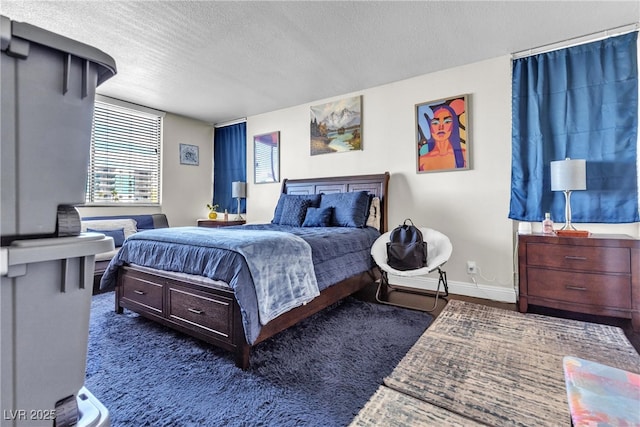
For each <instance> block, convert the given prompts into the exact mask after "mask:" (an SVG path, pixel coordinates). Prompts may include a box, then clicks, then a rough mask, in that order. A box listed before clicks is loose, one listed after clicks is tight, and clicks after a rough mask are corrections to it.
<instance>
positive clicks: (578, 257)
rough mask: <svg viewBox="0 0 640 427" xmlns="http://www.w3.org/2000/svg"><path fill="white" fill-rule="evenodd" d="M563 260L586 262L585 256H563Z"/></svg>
mask: <svg viewBox="0 0 640 427" xmlns="http://www.w3.org/2000/svg"><path fill="white" fill-rule="evenodd" d="M564 259H570V260H572V261H586V260H587V257H586V256H575V255H565V257H564Z"/></svg>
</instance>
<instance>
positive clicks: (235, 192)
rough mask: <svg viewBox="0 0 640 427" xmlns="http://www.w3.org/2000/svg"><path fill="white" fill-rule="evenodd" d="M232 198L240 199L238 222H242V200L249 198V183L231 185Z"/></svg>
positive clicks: (241, 182) (239, 182) (238, 182)
mask: <svg viewBox="0 0 640 427" xmlns="http://www.w3.org/2000/svg"><path fill="white" fill-rule="evenodd" d="M231 197H233V198H234V199H238V216H237V217H236V219H237V220H242V215H240V199H244V198H246V197H247V183H246V182H243V181H234V182H232V183H231Z"/></svg>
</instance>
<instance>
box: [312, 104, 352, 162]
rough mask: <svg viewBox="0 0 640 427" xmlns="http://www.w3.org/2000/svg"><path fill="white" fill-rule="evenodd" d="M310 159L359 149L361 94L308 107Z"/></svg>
mask: <svg viewBox="0 0 640 427" xmlns="http://www.w3.org/2000/svg"><path fill="white" fill-rule="evenodd" d="M310 133H311V147H310V152H311V155H312V156H315V155H317V154H327V153H340V152H345V151H353V150H362V95H360V96H354V97H351V98H345V99H341V100H340V101H334V102H329V103H327V104H322V105H316V106H313V107H311V126H310Z"/></svg>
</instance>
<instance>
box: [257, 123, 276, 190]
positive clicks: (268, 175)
mask: <svg viewBox="0 0 640 427" xmlns="http://www.w3.org/2000/svg"><path fill="white" fill-rule="evenodd" d="M253 164H254V168H253V176H254V179H255V183H256V184H264V183H267V182H280V132H279V131H276V132H269V133H265V134H262V135H256V136H254V137H253Z"/></svg>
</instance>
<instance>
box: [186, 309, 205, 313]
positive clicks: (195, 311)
mask: <svg viewBox="0 0 640 427" xmlns="http://www.w3.org/2000/svg"><path fill="white" fill-rule="evenodd" d="M187 310H189V311H190V312H191V313H193V314H203V313H204V311H202V310H198V309H196V308H187Z"/></svg>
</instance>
